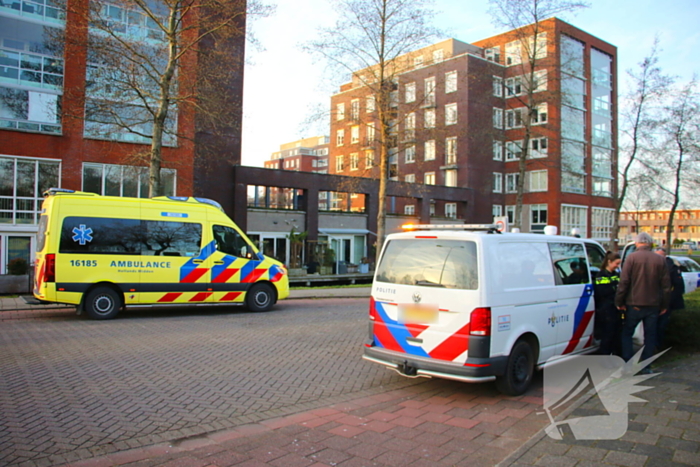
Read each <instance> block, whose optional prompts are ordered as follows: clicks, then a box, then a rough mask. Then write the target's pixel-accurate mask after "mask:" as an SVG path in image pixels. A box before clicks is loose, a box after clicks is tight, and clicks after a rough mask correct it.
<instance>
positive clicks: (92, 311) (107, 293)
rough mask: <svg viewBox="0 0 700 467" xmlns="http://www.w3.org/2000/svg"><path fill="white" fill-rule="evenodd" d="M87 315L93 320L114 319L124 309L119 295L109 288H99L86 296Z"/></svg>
mask: <svg viewBox="0 0 700 467" xmlns="http://www.w3.org/2000/svg"><path fill="white" fill-rule="evenodd" d="M84 307H85V313H87V315H88V316H89V317H90V318H92V319H112V318H115V317H116V316H117V314H118V313H119V309H120V308H121V307H122V300H121V298H120V297H119V294H118V293H117V292H115V291H114V290H113V289H110V288H109V287H97V288H95V289H92V290H91V291H90V292H89V293H88V294H87V295H86V296H85V303H84Z"/></svg>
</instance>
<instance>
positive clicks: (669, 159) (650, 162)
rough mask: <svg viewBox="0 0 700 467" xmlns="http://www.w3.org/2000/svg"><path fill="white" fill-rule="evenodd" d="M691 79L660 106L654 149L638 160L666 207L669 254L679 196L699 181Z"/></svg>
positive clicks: (699, 109) (697, 112)
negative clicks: (667, 213) (668, 206)
mask: <svg viewBox="0 0 700 467" xmlns="http://www.w3.org/2000/svg"><path fill="white" fill-rule="evenodd" d="M696 88H697V82H696V80H695V79H693V80H692V81H691V82H689V83H688V84H686V85H684V86H683V87H681V88H678V89H674V90H673V91H672V92H671V94H670V98H669V100H668V102H667V104H666V105H664V107H663V110H662V112H663V114H662V116H661V120H660V121H659V122H658V127H657V128H658V129H657V132H656V134H655V139H654V146H653V147H652V148H650V150H649V151H646V152H645V154H644V156H643V158H642V159H640V161H641V162H642V164H643V165H644V167H645V168H646V171H647V177H648V178H649V180H650V181H651V182H652V183H653V184H654V185H655V186H656V187H657V188H658V190H659V194H660V196H662V197H663V198H664V199H665V200H667V202H668V203H669V204H670V213H669V216H668V222H667V224H666V251H667V252H668V253H670V251H671V244H672V237H673V230H674V220H675V219H674V218H675V214H676V210H677V209H678V206H679V204H680V203H681V198H682V194H683V193H684V192H685V191H689V190H693V189H695V188H697V186H698V179H699V178H700V150H699V149H700V137H698V134H699V133H698V131H699V130H700V95H698V92H697V89H696Z"/></svg>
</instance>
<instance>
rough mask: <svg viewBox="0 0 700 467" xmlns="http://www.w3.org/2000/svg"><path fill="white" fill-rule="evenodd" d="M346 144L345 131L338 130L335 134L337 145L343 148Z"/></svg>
mask: <svg viewBox="0 0 700 467" xmlns="http://www.w3.org/2000/svg"><path fill="white" fill-rule="evenodd" d="M344 143H345V130H338V131H337V132H336V133H335V145H336V146H342V145H343V144H344Z"/></svg>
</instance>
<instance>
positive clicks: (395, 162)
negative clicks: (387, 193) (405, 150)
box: [387, 148, 399, 180]
mask: <svg viewBox="0 0 700 467" xmlns="http://www.w3.org/2000/svg"><path fill="white" fill-rule="evenodd" d="M388 162H389V164H388V165H389V167H387V168H388V170H389V174H388V175H389V180H398V179H399V155H398V154H396V148H391V149H390V150H389V161H388Z"/></svg>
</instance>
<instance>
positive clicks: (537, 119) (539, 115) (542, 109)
mask: <svg viewBox="0 0 700 467" xmlns="http://www.w3.org/2000/svg"><path fill="white" fill-rule="evenodd" d="M546 122H547V103H546V102H545V103H542V104H540V105H538V106H537V109H536V111H535V113H534V114H533V115H532V124H533V125H537V124H540V123H546Z"/></svg>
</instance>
